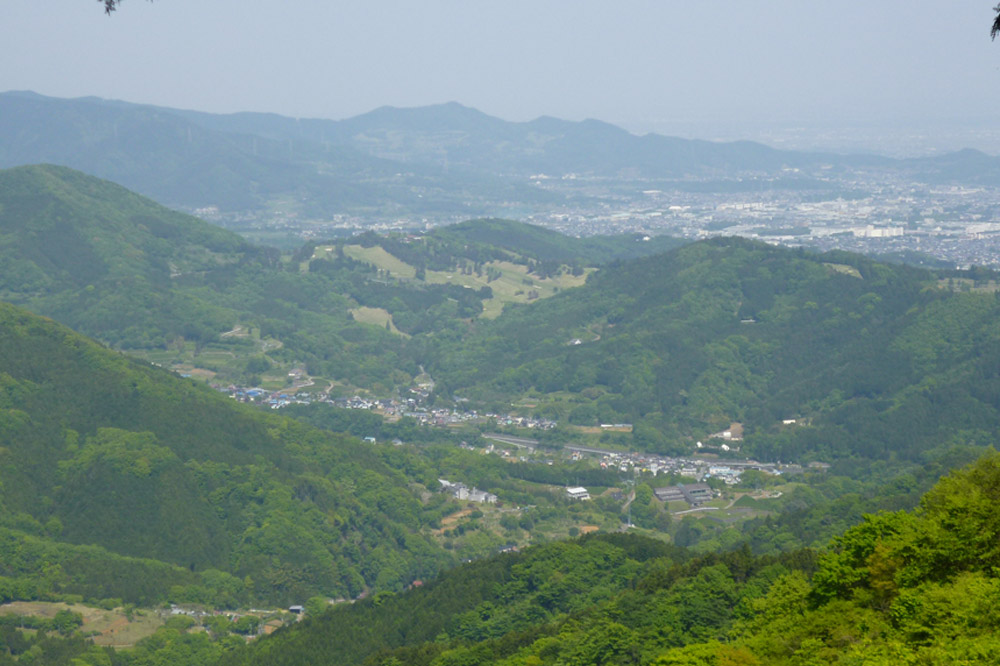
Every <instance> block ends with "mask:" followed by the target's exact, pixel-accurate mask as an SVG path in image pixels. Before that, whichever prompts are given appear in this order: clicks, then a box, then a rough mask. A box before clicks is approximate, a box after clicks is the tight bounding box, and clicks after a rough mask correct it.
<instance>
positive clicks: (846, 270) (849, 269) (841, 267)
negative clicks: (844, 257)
mask: <svg viewBox="0 0 1000 666" xmlns="http://www.w3.org/2000/svg"><path fill="white" fill-rule="evenodd" d="M823 265H824V266H826V267H827V268H829V269H830V270H832V271H834V272H835V273H843V274H844V275H850V276H851V277H856V278H858V279H859V280H863V279H864V278H863V277H861V272H860V271H859V270H858V269H857V268H855V267H854V266H848V265H847V264H829V263H824V264H823Z"/></svg>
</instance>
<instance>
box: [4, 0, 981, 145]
mask: <svg viewBox="0 0 1000 666" xmlns="http://www.w3.org/2000/svg"><path fill="white" fill-rule="evenodd" d="M0 2H2V8H0V90H23V89H28V90H34V91H36V92H40V93H42V94H46V95H53V96H58V97H76V96H84V95H96V96H100V97H109V98H116V99H123V100H127V101H133V102H147V103H152V104H159V105H165V106H174V107H184V108H192V109H200V110H206V111H216V112H226V111H239V110H254V111H274V112H278V113H282V114H285V115H291V116H302V117H305V116H311V117H325V118H343V117H347V116H350V115H354V114H357V113H361V112H364V111H368V110H370V109H373V108H375V107H378V106H381V105H387V104H388V105H393V106H418V105H423V104H431V103H437V102H446V101H453V100H454V101H458V102H461V103H463V104H466V105H468V106H472V107H475V108H478V109H480V110H482V111H485V112H487V113H490V114H492V115H496V116H500V117H502V118H505V119H509V120H528V119H531V118H534V117H537V116H539V115H552V116H558V117H561V118H568V119H582V118H587V117H592V118H600V119H602V120H607V121H609V122H614V123H617V124H622V125H624V126H626V127H629V128H631V129H634V130H649V129H658V130H660V131H664V132H670V131H671V130H674V133H681V134H688V135H690V134H698V133H702V134H707V135H709V136H706V138H712V136H710V135H713V134H717V135H720V136H722V135H725V136H727V137H732V136H734V135H739V134H740V133H744V134H746V135H747V136H751V135H754V133H755V132H758V131H759V130H760V128H761V127H773V128H795V127H807V128H811V127H818V126H831V127H851V126H858V125H865V126H872V127H876V128H883V127H886V126H889V127H891V126H900V127H903V126H905V127H911V126H917V127H938V128H942V129H941V131H944V132H947V131H950V129H954V128H960V127H977V128H980V129H983V128H986V129H989V128H991V127H993V125H994V124H996V122H995V121H996V120H997V118H998V112H1000V41H998V42H997V43H992V42H990V39H989V26H990V22H991V20H992V16H993V12H992V11H991V7H992V6H993V4H995V2H996V0H960V1H958V2H956V1H954V0H953V1H950V2H947V1H945V0H937V1H935V2H931V1H928V0H872V1H870V2H858V1H847V0H841V1H839V2H830V1H827V2H815V1H811V0H742V1H739V2H736V1H732V0H726V1H712V0H659V1H655V2H638V1H636V2H630V1H628V0H614V1H612V0H602V1H600V2H592V1H588V0H566V1H563V2H555V1H546V0H532V1H531V2H521V1H519V0H503V1H502V2H490V3H486V2H477V1H475V0H462V1H455V2H443V1H437V0H406V1H388V0H365V1H361V0H339V1H338V0H289V1H287V2H274V1H269V2H251V1H249V0H156V1H155V2H152V3H150V2H146V1H145V0H124V2H123V4H122V7H121V9H120V10H119V11H118V12H116V13H115V14H114V15H112V16H110V17H107V16H105V15H104V13H103V11H102V8H101V5H100V4H99V3H98V2H96V1H95V0H0ZM879 131H881V130H879Z"/></svg>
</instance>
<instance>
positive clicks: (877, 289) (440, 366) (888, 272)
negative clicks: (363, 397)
mask: <svg viewBox="0 0 1000 666" xmlns="http://www.w3.org/2000/svg"><path fill="white" fill-rule="evenodd" d="M984 284H985V282H984ZM998 308H1000V300H998V298H997V295H996V294H995V293H989V292H987V293H955V292H954V291H953V290H952V289H951V288H949V283H948V282H947V279H944V278H942V277H941V276H939V275H937V274H934V273H931V272H927V271H923V270H920V269H915V268H910V267H905V266H889V265H885V264H879V263H876V262H873V261H871V260H868V259H865V258H862V257H859V256H856V255H848V254H845V253H833V254H824V255H816V254H809V253H804V252H802V251H791V250H786V249H780V248H774V247H770V246H767V245H764V244H761V243H754V242H749V241H743V240H736V239H724V240H713V241H708V242H701V243H696V244H693V245H688V246H685V247H683V248H679V249H677V250H674V251H672V252H669V253H667V254H663V255H656V256H651V257H645V258H640V259H636V260H633V261H629V262H623V263H619V264H615V265H611V266H608V267H606V268H605V269H603V270H601V271H599V272H597V273H594V274H593V275H591V276H590V277H589V279H588V281H587V284H586V285H585V286H584V287H581V288H579V289H574V290H570V291H567V292H564V293H561V294H557V295H556V296H554V297H552V298H551V299H548V300H546V301H544V302H542V303H536V304H530V305H523V306H522V305H516V306H515V305H512V306H508V308H507V309H506V310H505V312H504V315H503V316H502V317H500V318H498V319H496V320H495V321H492V322H488V321H480V322H478V323H477V330H476V331H475V333H473V334H472V335H470V336H469V337H467V338H466V339H465V340H464V341H463V342H462V344H460V345H455V346H453V347H451V348H449V349H448V350H447V351H446V353H439V356H438V358H437V359H436V360H435V361H434V362H433V363H428V367H429V368H432V370H431V371H432V372H433V373H434V374H435V376H436V377H438V379H439V381H440V385H441V386H442V387H443V389H444V390H447V391H450V392H454V393H456V394H458V395H461V396H465V397H469V398H473V399H480V400H485V401H487V402H489V401H490V400H498V399H502V398H503V397H504V396H509V395H520V394H523V393H526V392H530V393H531V395H532V396H533V400H534V401H536V402H541V403H546V402H549V403H550V404H549V407H548V409H550V410H551V411H553V412H560V413H562V414H563V415H564V416H566V417H567V418H568V419H569V421H570V422H571V423H577V424H581V425H597V424H598V423H622V422H627V423H632V422H635V423H636V429H635V439H636V445H637V447H638V448H640V449H646V450H650V449H653V450H662V451H671V450H673V451H682V450H690V448H689V447H690V446H691V443H692V440H693V439H695V438H699V439H703V438H704V437H706V436H707V435H709V434H710V433H712V432H716V431H720V430H723V429H725V428H726V427H727V426H728V425H729V424H730V423H732V422H740V423H742V424H743V426H744V428H745V431H746V441H745V443H744V452H745V453H749V454H750V455H756V456H762V457H766V458H771V459H774V458H778V459H784V460H788V459H791V458H802V457H806V458H808V457H810V456H817V457H821V458H824V459H830V458H838V457H845V456H846V457H850V456H864V457H892V456H904V457H907V456H916V455H919V453H920V451H922V450H924V449H925V448H928V447H930V446H935V445H937V444H938V443H940V442H944V441H949V440H956V441H957V440H961V441H976V440H980V441H991V440H992V438H994V437H995V436H996V435H997V434H998V433H997V427H998V426H997V424H998V423H1000V419H998V409H1000V402H998V399H1000V398H998V396H1000V390H998V381H1000V376H998V374H997V372H998V368H1000V334H998V329H997V328H996V326H995V322H996V321H997V317H998V315H1000V312H998ZM567 395H569V396H571V397H570V398H569V399H568V400H567V399H566V396H567ZM539 408H540V409H541V408H542V407H541V406H540V407H539ZM560 410H561V411H560ZM791 419H794V420H795V424H794V426H792V427H789V426H788V424H784V425H783V423H782V422H783V421H785V420H791Z"/></svg>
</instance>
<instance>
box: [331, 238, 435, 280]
mask: <svg viewBox="0 0 1000 666" xmlns="http://www.w3.org/2000/svg"><path fill="white" fill-rule="evenodd" d="M321 252H322V254H321ZM330 254H331V253H330V252H326V249H325V248H316V254H315V255H314V256H320V257H327V256H329V255H330ZM344 254H345V255H346V256H348V257H350V258H351V259H355V260H357V261H363V262H365V263H368V264H372V265H373V266H375V267H376V268H380V269H382V270H384V271H389V274H390V275H391V276H392V277H395V278H407V279H413V278H414V277H416V275H417V269H415V268H414V267H413V266H411V265H409V264H408V263H406V262H405V261H402V260H401V259H397V258H396V257H395V256H394V255H391V254H389V253H388V252H386V251H385V249H384V248H383V247H381V246H379V245H376V246H375V247H361V246H360V245H345V246H344Z"/></svg>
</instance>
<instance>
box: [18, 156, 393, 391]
mask: <svg viewBox="0 0 1000 666" xmlns="http://www.w3.org/2000/svg"><path fill="white" fill-rule="evenodd" d="M0 257H2V258H3V261H0V297H2V298H3V299H5V300H7V301H10V302H14V303H16V304H18V305H22V306H24V307H27V308H29V309H31V310H32V311H34V312H38V313H40V314H44V315H46V316H50V317H53V318H55V319H57V320H58V321H60V322H62V323H64V324H67V325H69V326H71V327H73V328H74V329H76V330H78V331H80V332H82V333H85V334H87V335H91V336H94V337H96V338H98V339H100V340H102V341H103V342H106V343H108V344H110V345H112V346H115V347H118V348H122V349H127V350H132V351H134V352H137V353H142V354H143V355H144V356H145V357H146V358H147V359H149V360H153V361H156V362H158V363H161V364H164V365H170V364H177V365H178V366H179V367H183V366H186V367H191V366H192V365H195V366H199V367H203V368H207V369H209V370H210V371H211V372H212V373H221V374H223V375H224V376H225V377H226V378H228V379H229V380H230V381H232V380H233V379H235V378H238V377H241V376H243V375H252V374H253V373H252V372H249V373H248V372H246V367H247V363H248V361H249V360H250V359H251V358H254V357H260V356H261V354H262V353H264V352H269V353H271V354H272V361H273V363H274V364H278V366H279V368H287V367H288V366H290V365H292V364H296V363H297V364H299V365H309V366H310V367H311V372H312V373H313V374H316V375H325V376H328V377H330V378H331V379H342V380H345V381H346V382H348V383H354V384H359V385H361V386H370V385H372V384H374V383H376V382H383V383H388V382H390V381H391V378H392V377H393V376H394V375H395V374H397V373H405V372H406V370H407V369H408V368H409V367H410V366H408V364H407V363H406V362H405V361H403V360H401V359H400V358H399V351H400V349H399V345H398V344H397V341H396V340H395V338H394V337H393V336H392V335H390V334H388V333H387V332H386V331H384V330H382V329H380V328H378V327H374V326H361V325H358V324H357V323H355V322H354V321H353V320H352V318H351V314H350V309H351V307H352V303H351V302H350V301H349V300H348V299H347V298H345V297H344V296H341V295H340V293H339V292H338V291H336V290H334V289H331V288H330V285H329V284H328V283H327V282H326V281H325V280H323V279H322V278H321V276H316V275H300V273H299V271H298V267H297V266H288V265H286V264H285V263H284V262H283V261H282V258H281V255H280V253H278V251H277V250H272V249H269V248H260V247H255V246H252V245H250V244H248V243H246V242H245V241H243V240H242V239H241V238H240V237H239V236H237V235H236V234H233V233H230V232H227V231H225V230H223V229H220V228H218V227H215V226H213V225H210V224H207V223H205V222H203V221H201V220H198V219H196V218H193V217H190V216H187V215H182V214H180V213H176V212H174V211H170V210H168V209H166V208H164V207H162V206H160V205H158V204H155V203H153V202H152V201H150V200H148V199H145V198H143V197H140V196H138V195H136V194H134V193H132V192H129V191H128V190H126V189H124V188H122V187H120V186H118V185H115V184H113V183H109V182H107V181H102V180H98V179H96V178H93V177H90V176H87V175H84V174H82V173H79V172H77V171H73V170H71V169H67V168H64V167H55V166H44V165H43V166H32V167H21V168H16V169H9V170H6V171H0ZM258 365H260V363H259V361H258ZM271 365H272V362H270V361H269V362H267V363H266V364H264V366H263V367H265V368H268V367H271ZM257 372H258V373H259V372H260V371H259V370H258V371H257ZM285 374H286V373H285V372H281V373H280V375H279V376H280V377H284V376H285ZM404 376H405V375H404ZM258 381H259V379H258ZM279 386H280V385H279Z"/></svg>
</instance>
